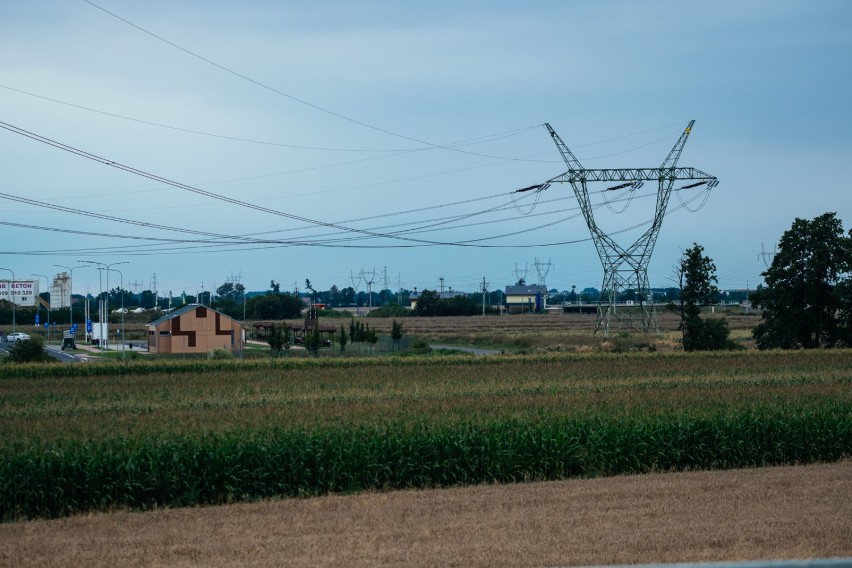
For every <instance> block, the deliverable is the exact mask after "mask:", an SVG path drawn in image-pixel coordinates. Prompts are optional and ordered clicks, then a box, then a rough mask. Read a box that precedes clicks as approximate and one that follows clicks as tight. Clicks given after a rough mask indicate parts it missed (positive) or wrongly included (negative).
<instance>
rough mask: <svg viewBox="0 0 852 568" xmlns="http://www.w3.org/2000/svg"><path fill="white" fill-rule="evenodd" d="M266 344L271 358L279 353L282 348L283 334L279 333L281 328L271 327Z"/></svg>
mask: <svg viewBox="0 0 852 568" xmlns="http://www.w3.org/2000/svg"><path fill="white" fill-rule="evenodd" d="M266 342H267V343H269V348H270V349H271V350H272V356H273V357H274V356H275V355H277V354H279V353H281V349H283V348H284V334H283V333H282V332H281V328H280V327H276V326H274V325H273V326H272V328H271V329H270V330H269V337H268V338H267V339H266Z"/></svg>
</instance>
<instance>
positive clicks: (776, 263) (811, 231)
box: [751, 213, 852, 349]
mask: <svg viewBox="0 0 852 568" xmlns="http://www.w3.org/2000/svg"><path fill="white" fill-rule="evenodd" d="M850 270H852V232H850V234H849V235H848V236H847V235H844V233H843V223H842V222H841V221H840V219H838V218H837V217H836V216H835V214H834V213H824V214H822V215H820V216H819V217H816V218H815V219H813V220H812V221H808V220H807V219H798V218H797V219H796V220H795V221H793V226H792V227H791V228H790V229H789V230H788V231H786V232H785V233H784V234H783V235H782V236H781V242H780V243H779V244H778V253H777V254H776V255H775V257H774V258H773V259H772V264H771V265H770V267H769V268H768V269H767V270H766V272H764V273H763V277H764V281H765V286H764V287H762V288H761V289H760V290H758V291H757V292H755V293H754V294H753V295H752V298H751V299H752V303H753V305H754V306H755V307H759V308H761V309H762V310H763V321H762V323H760V324H759V325H758V326H757V327H756V328H755V330H754V338H755V339H756V340H757V346H758V348H760V349H772V348H781V349H800V348H804V349H814V348H820V347H833V346H835V345H849V343H850V327H849V324H850V323H852V322H850V312H852V294H850V291H852V285H850Z"/></svg>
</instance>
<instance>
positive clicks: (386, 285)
mask: <svg viewBox="0 0 852 568" xmlns="http://www.w3.org/2000/svg"><path fill="white" fill-rule="evenodd" d="M385 290H390V278H388V267H387V266H385V269H384V270H383V271H382V295H381V300H382V305H383V306H384V305H385Z"/></svg>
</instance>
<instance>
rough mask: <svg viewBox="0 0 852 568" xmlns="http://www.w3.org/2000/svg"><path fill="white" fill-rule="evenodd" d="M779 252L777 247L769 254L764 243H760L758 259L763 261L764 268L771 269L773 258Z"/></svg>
mask: <svg viewBox="0 0 852 568" xmlns="http://www.w3.org/2000/svg"><path fill="white" fill-rule="evenodd" d="M777 252H778V247H777V245H776V248H774V249H773V250H772V252H767V251H766V250H765V249H764V248H763V243H760V252H759V253H757V258H760V259H762V260H763V264H764V266H766V268H769V265H770V264H772V257H774V256H775V255H776V254H777Z"/></svg>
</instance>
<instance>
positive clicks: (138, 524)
mask: <svg viewBox="0 0 852 568" xmlns="http://www.w3.org/2000/svg"><path fill="white" fill-rule="evenodd" d="M850 535H852V461H845V462H841V463H836V464H827V465H812V466H799V467H778V468H764V469H751V470H736V471H722V472H693V473H671V474H663V475H644V476H628V477H613V478H602V479H591V480H569V481H562V482H548V483H530V484H522V485H504V486H476V487H467V488H453V489H443V490H429V491H400V492H389V493H368V494H362V495H352V496H327V497H319V498H314V499H304V500H295V499H288V500H282V501H267V502H262V503H253V504H241V505H231V506H224V507H208V508H197V509H175V510H162V511H154V512H148V513H126V512H117V513H112V514H93V515H87V516H79V517H73V518H68V519H59V520H53V521H33V522H28V523H15V524H6V525H0V565H2V566H42V567H44V566H87V567H88V566H209V567H217V566H489V567H491V566H552V565H572V564H573V565H577V564H587V565H589V564H621V563H647V562H695V561H721V560H756V559H782V558H814V557H836V556H846V557H848V556H852V539H850Z"/></svg>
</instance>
